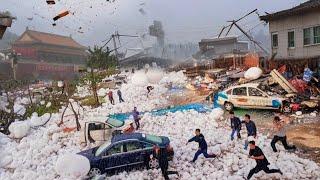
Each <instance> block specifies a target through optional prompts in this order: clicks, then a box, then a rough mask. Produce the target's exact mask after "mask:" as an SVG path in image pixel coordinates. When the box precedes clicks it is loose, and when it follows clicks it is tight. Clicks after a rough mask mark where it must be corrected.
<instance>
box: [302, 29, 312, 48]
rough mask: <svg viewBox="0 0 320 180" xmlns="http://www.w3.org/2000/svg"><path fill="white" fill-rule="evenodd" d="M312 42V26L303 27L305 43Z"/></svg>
mask: <svg viewBox="0 0 320 180" xmlns="http://www.w3.org/2000/svg"><path fill="white" fill-rule="evenodd" d="M310 44H311V28H307V29H303V45H310Z"/></svg>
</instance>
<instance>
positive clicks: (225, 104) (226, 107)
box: [224, 102, 233, 111]
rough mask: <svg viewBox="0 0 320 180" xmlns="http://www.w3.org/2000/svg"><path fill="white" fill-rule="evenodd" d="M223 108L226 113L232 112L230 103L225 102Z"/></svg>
mask: <svg viewBox="0 0 320 180" xmlns="http://www.w3.org/2000/svg"><path fill="white" fill-rule="evenodd" d="M224 108H225V109H226V110H227V111H232V110H233V104H232V103H230V102H226V103H224Z"/></svg>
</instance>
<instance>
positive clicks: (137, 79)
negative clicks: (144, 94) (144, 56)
mask: <svg viewBox="0 0 320 180" xmlns="http://www.w3.org/2000/svg"><path fill="white" fill-rule="evenodd" d="M131 82H132V84H133V85H136V86H146V85H147V84H148V83H149V81H148V77H147V75H146V73H144V72H143V71H137V72H136V73H135V74H134V75H132V77H131Z"/></svg>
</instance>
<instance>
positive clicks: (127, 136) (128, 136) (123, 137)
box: [111, 133, 144, 143]
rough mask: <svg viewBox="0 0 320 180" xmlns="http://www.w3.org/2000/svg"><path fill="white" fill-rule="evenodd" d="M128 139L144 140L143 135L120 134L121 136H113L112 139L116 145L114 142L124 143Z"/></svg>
mask: <svg viewBox="0 0 320 180" xmlns="http://www.w3.org/2000/svg"><path fill="white" fill-rule="evenodd" d="M127 139H135V140H142V139H144V138H143V137H142V133H130V134H119V135H116V136H113V137H112V139H111V142H112V143H114V142H118V141H123V140H127Z"/></svg>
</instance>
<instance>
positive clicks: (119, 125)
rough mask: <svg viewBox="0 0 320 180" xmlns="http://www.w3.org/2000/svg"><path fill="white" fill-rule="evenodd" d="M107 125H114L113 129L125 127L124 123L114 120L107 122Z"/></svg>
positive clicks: (110, 119)
mask: <svg viewBox="0 0 320 180" xmlns="http://www.w3.org/2000/svg"><path fill="white" fill-rule="evenodd" d="M107 123H109V124H110V125H112V126H113V127H121V126H123V124H124V122H123V121H120V120H117V119H113V118H109V119H108V120H107Z"/></svg>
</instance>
